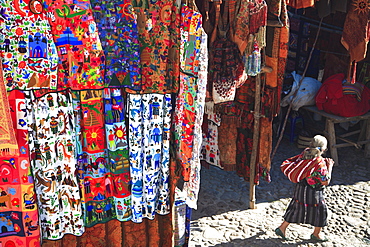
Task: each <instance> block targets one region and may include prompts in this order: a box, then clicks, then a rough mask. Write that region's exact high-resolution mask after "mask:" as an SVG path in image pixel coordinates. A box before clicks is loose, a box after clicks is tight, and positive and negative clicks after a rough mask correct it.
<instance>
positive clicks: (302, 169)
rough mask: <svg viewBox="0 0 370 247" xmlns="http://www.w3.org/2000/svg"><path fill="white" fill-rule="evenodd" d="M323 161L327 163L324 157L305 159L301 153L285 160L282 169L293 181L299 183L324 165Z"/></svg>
mask: <svg viewBox="0 0 370 247" xmlns="http://www.w3.org/2000/svg"><path fill="white" fill-rule="evenodd" d="M322 163H324V164H325V161H324V159H323V158H322V157H317V158H314V159H308V160H303V159H302V154H299V155H296V156H294V157H291V158H289V159H287V160H285V161H284V162H283V163H282V164H281V166H280V169H281V171H282V172H283V173H284V175H285V176H287V177H288V178H289V180H290V181H292V182H293V183H298V182H299V181H301V180H303V179H304V178H306V177H308V176H310V174H312V173H313V172H314V171H316V170H317V169H318V168H319V167H320V166H321V165H322Z"/></svg>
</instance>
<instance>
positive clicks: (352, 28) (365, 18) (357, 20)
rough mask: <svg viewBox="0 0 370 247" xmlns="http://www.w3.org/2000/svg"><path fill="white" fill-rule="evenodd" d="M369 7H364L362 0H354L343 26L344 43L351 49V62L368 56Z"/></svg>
mask: <svg viewBox="0 0 370 247" xmlns="http://www.w3.org/2000/svg"><path fill="white" fill-rule="evenodd" d="M369 19H370V18H369V9H368V7H365V8H363V5H362V1H352V4H350V5H349V10H348V13H347V16H346V21H345V22H344V26H343V33H342V40H341V42H342V44H343V46H344V47H345V48H346V49H347V50H348V51H349V54H350V56H351V62H352V61H355V62H358V61H361V60H363V59H364V58H365V57H366V51H367V43H368V42H369V32H370V25H369Z"/></svg>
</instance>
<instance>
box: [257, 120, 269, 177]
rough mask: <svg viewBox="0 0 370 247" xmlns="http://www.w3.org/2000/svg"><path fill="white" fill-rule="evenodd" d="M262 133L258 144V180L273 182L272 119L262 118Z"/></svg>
mask: <svg viewBox="0 0 370 247" xmlns="http://www.w3.org/2000/svg"><path fill="white" fill-rule="evenodd" d="M259 131H260V133H259V142H258V157H257V169H258V170H257V178H256V180H257V181H259V179H260V178H262V179H264V180H266V181H268V182H271V178H270V169H271V159H270V157H271V152H272V119H271V118H266V117H262V118H260V130H259Z"/></svg>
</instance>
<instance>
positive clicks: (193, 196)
mask: <svg viewBox="0 0 370 247" xmlns="http://www.w3.org/2000/svg"><path fill="white" fill-rule="evenodd" d="M201 32H202V37H201V43H200V49H199V52H198V53H199V55H198V57H199V61H200V63H199V69H198V68H197V70H198V80H197V97H196V109H195V122H194V141H193V152H192V153H193V154H192V158H191V161H190V174H189V181H188V182H185V183H184V188H183V191H185V192H186V195H187V196H186V199H185V200H186V204H187V205H188V206H189V207H190V208H194V209H197V201H198V192H199V189H200V169H201V165H200V158H199V156H200V150H201V147H202V123H203V115H204V107H205V106H204V105H205V97H206V90H207V89H206V87H207V73H208V50H207V34H206V33H205V31H204V30H201Z"/></svg>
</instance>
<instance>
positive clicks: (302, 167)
mask: <svg viewBox="0 0 370 247" xmlns="http://www.w3.org/2000/svg"><path fill="white" fill-rule="evenodd" d="M326 149H327V140H326V138H325V137H323V136H321V135H316V136H315V137H314V138H313V139H312V141H311V143H310V146H309V147H308V148H306V149H305V150H304V151H303V152H302V153H301V154H299V155H296V156H294V157H291V158H289V159H287V160H285V161H284V162H283V163H282V164H281V170H282V172H283V173H284V174H285V175H286V176H287V177H288V178H289V180H290V181H292V182H294V183H296V184H295V188H294V192H293V198H292V200H291V202H290V204H289V206H288V208H287V210H286V212H285V215H284V221H283V223H282V224H281V225H280V226H279V227H278V228H276V229H275V233H276V234H277V235H279V236H280V237H282V238H283V239H284V240H289V239H288V238H287V237H286V229H287V227H288V226H289V224H290V223H297V224H300V223H302V224H310V225H312V226H314V231H313V233H312V234H311V237H310V238H311V240H315V241H320V242H325V241H328V239H327V238H322V237H320V231H321V229H322V227H324V226H326V225H327V217H328V208H327V206H326V204H325V200H324V188H325V186H327V185H328V184H329V182H330V177H331V171H332V168H333V164H334V161H333V160H332V159H330V158H323V157H322V154H323V153H324V152H325V151H326Z"/></svg>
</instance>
